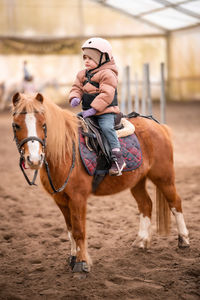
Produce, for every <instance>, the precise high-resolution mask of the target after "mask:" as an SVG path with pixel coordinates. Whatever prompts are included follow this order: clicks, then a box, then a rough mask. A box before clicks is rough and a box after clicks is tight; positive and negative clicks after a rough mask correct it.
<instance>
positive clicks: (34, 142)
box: [12, 93, 189, 274]
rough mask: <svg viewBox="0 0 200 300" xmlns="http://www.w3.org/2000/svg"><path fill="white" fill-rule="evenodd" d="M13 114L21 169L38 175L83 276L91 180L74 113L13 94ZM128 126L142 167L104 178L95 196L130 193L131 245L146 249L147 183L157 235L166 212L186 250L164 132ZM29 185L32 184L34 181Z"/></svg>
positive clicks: (145, 123) (165, 224)
mask: <svg viewBox="0 0 200 300" xmlns="http://www.w3.org/2000/svg"><path fill="white" fill-rule="evenodd" d="M12 111H13V129H14V138H15V141H16V143H17V147H18V150H19V153H20V161H21V162H22V165H23V166H24V165H27V166H28V167H29V168H30V169H33V170H35V171H38V170H40V179H41V183H42V185H43V187H44V189H45V190H46V191H47V192H48V193H49V194H50V195H51V196H52V197H53V199H54V200H55V202H56V204H57V206H58V207H59V209H60V211H61V212H62V214H63V216H64V219H65V222H66V226H67V231H68V236H69V240H70V242H71V253H70V256H69V264H70V266H71V268H72V271H73V272H78V273H82V274H83V273H85V274H86V273H88V272H89V271H90V266H91V260H90V257H89V255H88V250H87V239H86V209H87V198H88V197H89V195H90V194H91V193H92V179H93V178H92V176H90V175H89V174H88V173H87V172H86V170H85V167H84V166H83V164H82V162H81V158H80V154H79V136H78V128H79V127H80V121H79V120H78V118H77V116H76V115H75V114H74V113H72V112H70V111H69V110H67V109H63V108H61V107H59V106H58V105H56V104H55V103H53V102H52V101H50V100H48V99H46V98H44V97H43V95H42V94H41V93H38V94H37V95H26V94H20V93H16V94H15V95H14V96H13V98H12ZM130 122H131V123H132V124H134V126H135V134H136V136H137V138H138V140H139V143H140V147H141V150H142V156H143V161H142V164H141V165H140V167H139V168H137V169H136V170H134V171H130V172H123V174H122V176H109V175H106V176H105V178H104V180H103V181H102V182H101V183H100V185H99V186H98V188H97V189H96V191H95V193H94V194H95V195H101V196H104V195H113V194H115V193H118V192H121V191H122V190H124V189H130V191H131V194H132V195H133V197H134V198H135V200H136V202H137V205H138V209H139V214H140V221H139V231H138V234H137V237H136V239H135V241H134V242H133V245H134V246H135V247H139V248H143V249H145V248H148V247H150V243H151V215H152V201H151V199H150V196H149V194H148V192H147V188H146V181H147V179H150V180H151V181H152V182H153V183H154V184H155V186H156V188H157V195H158V196H159V197H158V198H159V200H160V202H159V207H158V209H157V210H158V217H159V218H158V219H159V222H158V224H157V225H158V226H159V231H160V233H162V232H167V231H168V228H169V222H170V219H169V213H168V211H171V212H172V214H173V215H174V216H175V219H176V224H177V231H178V246H179V247H180V248H186V247H189V235H188V230H187V228H186V225H185V221H184V217H183V212H182V206H181V199H180V197H179V195H178V194H177V191H176V187H175V172H174V165H173V147H172V141H171V137H170V133H169V129H168V127H167V126H166V125H161V124H159V123H156V122H155V121H153V120H150V119H147V118H143V117H136V118H132V119H130ZM22 168H23V167H22ZM66 178H67V179H66ZM30 184H34V180H33V181H32V182H30ZM60 186H62V187H60ZM161 195H162V197H161ZM164 204H166V205H167V206H165V205H164Z"/></svg>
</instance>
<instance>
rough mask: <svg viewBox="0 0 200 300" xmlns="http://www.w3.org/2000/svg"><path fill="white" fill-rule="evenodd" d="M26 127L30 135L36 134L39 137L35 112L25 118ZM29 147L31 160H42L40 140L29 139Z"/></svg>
mask: <svg viewBox="0 0 200 300" xmlns="http://www.w3.org/2000/svg"><path fill="white" fill-rule="evenodd" d="M25 122H26V127H27V130H28V137H30V136H35V137H37V131H36V118H35V116H34V113H30V114H26V118H25ZM27 144H28V149H29V153H30V160H31V161H33V162H34V161H35V160H36V161H38V160H40V154H39V149H40V147H39V142H38V141H33V142H32V141H29V142H28V143H27Z"/></svg>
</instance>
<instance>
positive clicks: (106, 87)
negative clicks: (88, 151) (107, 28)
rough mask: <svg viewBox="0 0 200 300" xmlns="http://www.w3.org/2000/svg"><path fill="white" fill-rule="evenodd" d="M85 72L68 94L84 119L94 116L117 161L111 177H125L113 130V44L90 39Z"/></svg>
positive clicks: (85, 47) (86, 46) (116, 109)
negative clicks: (80, 110) (79, 106)
mask: <svg viewBox="0 0 200 300" xmlns="http://www.w3.org/2000/svg"><path fill="white" fill-rule="evenodd" d="M82 50H83V60H84V63H85V69H84V70H82V71H80V72H79V73H78V74H77V77H76V80H75V82H74V84H73V86H72V89H71V91H70V94H69V101H70V104H71V106H72V107H75V106H77V105H79V104H80V102H82V108H83V112H82V116H83V118H87V117H90V116H95V118H97V120H98V124H99V127H100V128H101V130H102V132H103V134H104V135H105V137H106V139H107V141H108V143H109V145H110V147H111V151H112V156H113V157H114V158H115V160H113V162H112V166H111V168H110V170H109V174H110V175H117V176H119V175H122V173H121V171H122V170H123V168H124V167H125V165H126V164H125V161H124V159H123V156H122V153H121V150H120V143H119V140H118V138H117V134H116V131H115V129H114V120H115V115H116V114H117V113H119V112H120V111H119V107H118V104H117V76H118V72H117V67H116V65H115V62H114V59H113V56H112V47H111V45H110V43H109V42H108V41H107V40H105V39H102V38H91V39H89V40H87V41H86V42H85V43H84V44H83V46H82Z"/></svg>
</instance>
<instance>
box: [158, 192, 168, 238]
mask: <svg viewBox="0 0 200 300" xmlns="http://www.w3.org/2000/svg"><path fill="white" fill-rule="evenodd" d="M156 224H157V232H158V233H159V234H160V235H169V233H170V225H171V211H170V209H169V205H168V203H167V200H166V199H165V197H164V196H163V194H162V193H161V191H160V190H159V189H158V187H156Z"/></svg>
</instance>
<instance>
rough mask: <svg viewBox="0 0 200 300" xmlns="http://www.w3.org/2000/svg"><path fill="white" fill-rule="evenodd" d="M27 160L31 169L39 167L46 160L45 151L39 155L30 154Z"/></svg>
mask: <svg viewBox="0 0 200 300" xmlns="http://www.w3.org/2000/svg"><path fill="white" fill-rule="evenodd" d="M26 161H27V164H28V166H29V167H30V168H31V169H39V168H40V167H41V165H42V163H43V161H44V153H42V154H40V155H37V156H33V155H28V156H27V157H26Z"/></svg>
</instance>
